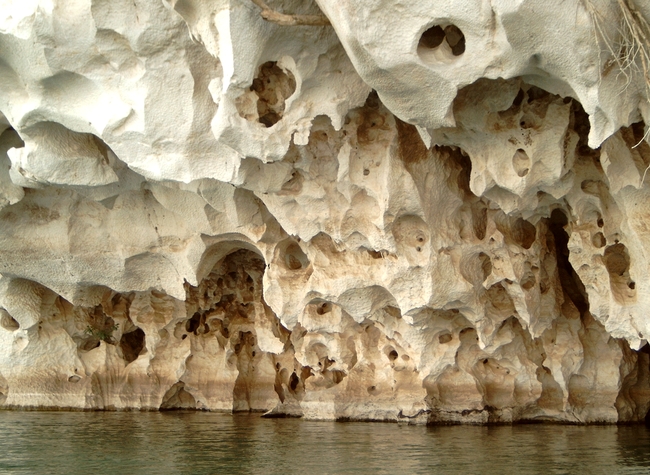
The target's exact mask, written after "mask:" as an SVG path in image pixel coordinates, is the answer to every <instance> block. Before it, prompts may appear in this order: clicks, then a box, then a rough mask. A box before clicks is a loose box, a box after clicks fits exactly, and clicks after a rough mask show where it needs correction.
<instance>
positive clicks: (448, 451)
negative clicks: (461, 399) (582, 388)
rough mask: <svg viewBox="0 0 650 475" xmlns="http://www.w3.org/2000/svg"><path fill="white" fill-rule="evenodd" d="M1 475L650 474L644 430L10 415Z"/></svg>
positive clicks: (184, 415) (0, 437)
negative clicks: (298, 474)
mask: <svg viewBox="0 0 650 475" xmlns="http://www.w3.org/2000/svg"><path fill="white" fill-rule="evenodd" d="M0 473H2V474H69V475H75V474H83V475H88V474H93V475H100V474H156V475H158V474H239V473H241V474H265V475H266V474H291V473H300V474H321V473H322V474H340V473H354V474H373V475H376V474H395V473H399V474H411V473H413V474H415V473H427V474H428V473H440V474H532V473H540V474H542V473H543V474H592V475H593V474H607V475H613V474H650V430H648V429H647V428H646V427H645V426H620V427H617V426H587V427H581V426H561V425H542V424H535V425H517V426H496V427H475V426H445V427H421V426H408V425H401V424H382V423H335V422H309V421H303V420H299V419H261V418H260V417H259V415H258V414H254V415H234V416H233V415H229V414H216V413H203V412H167V413H128V412H121V413H120V412H0Z"/></svg>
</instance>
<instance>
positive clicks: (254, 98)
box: [235, 61, 296, 127]
mask: <svg viewBox="0 0 650 475" xmlns="http://www.w3.org/2000/svg"><path fill="white" fill-rule="evenodd" d="M295 90H296V79H295V77H294V75H293V74H292V73H291V71H289V70H284V69H282V68H280V67H279V66H278V64H277V62H276V61H268V62H266V63H264V64H262V65H261V66H260V68H259V72H258V75H257V77H256V78H255V79H253V83H252V84H251V87H250V89H249V91H247V92H245V93H244V94H242V95H241V96H239V97H238V98H237V99H236V100H235V105H236V107H237V111H238V112H239V116H240V117H243V118H245V119H247V120H255V118H257V120H258V121H259V122H260V123H261V124H263V125H264V126H265V127H272V126H273V125H275V124H276V123H278V122H279V121H280V119H282V116H283V114H284V109H285V101H286V100H287V99H288V98H289V97H290V96H291V95H293V93H294V92H295Z"/></svg>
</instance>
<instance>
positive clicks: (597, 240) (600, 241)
mask: <svg viewBox="0 0 650 475" xmlns="http://www.w3.org/2000/svg"><path fill="white" fill-rule="evenodd" d="M591 243H592V244H593V245H594V247H598V248H601V247H605V245H606V244H607V239H605V235H604V234H603V233H596V234H594V235H593V236H592V237H591Z"/></svg>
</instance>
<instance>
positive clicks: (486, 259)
mask: <svg viewBox="0 0 650 475" xmlns="http://www.w3.org/2000/svg"><path fill="white" fill-rule="evenodd" d="M478 259H479V262H480V263H481V270H482V271H483V280H482V282H485V280H486V279H487V278H488V277H489V276H490V274H491V273H492V260H491V259H490V256H488V255H487V254H486V253H484V252H479V254H478Z"/></svg>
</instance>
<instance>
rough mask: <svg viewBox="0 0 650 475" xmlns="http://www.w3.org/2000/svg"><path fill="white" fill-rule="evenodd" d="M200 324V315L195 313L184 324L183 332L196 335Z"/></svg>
mask: <svg viewBox="0 0 650 475" xmlns="http://www.w3.org/2000/svg"><path fill="white" fill-rule="evenodd" d="M200 324H201V314H200V313H199V312H196V313H195V314H194V315H192V318H190V319H189V320H188V321H187V322H186V323H185V330H186V331H188V332H190V333H194V334H195V335H196V330H197V329H198V328H199V325H200Z"/></svg>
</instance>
